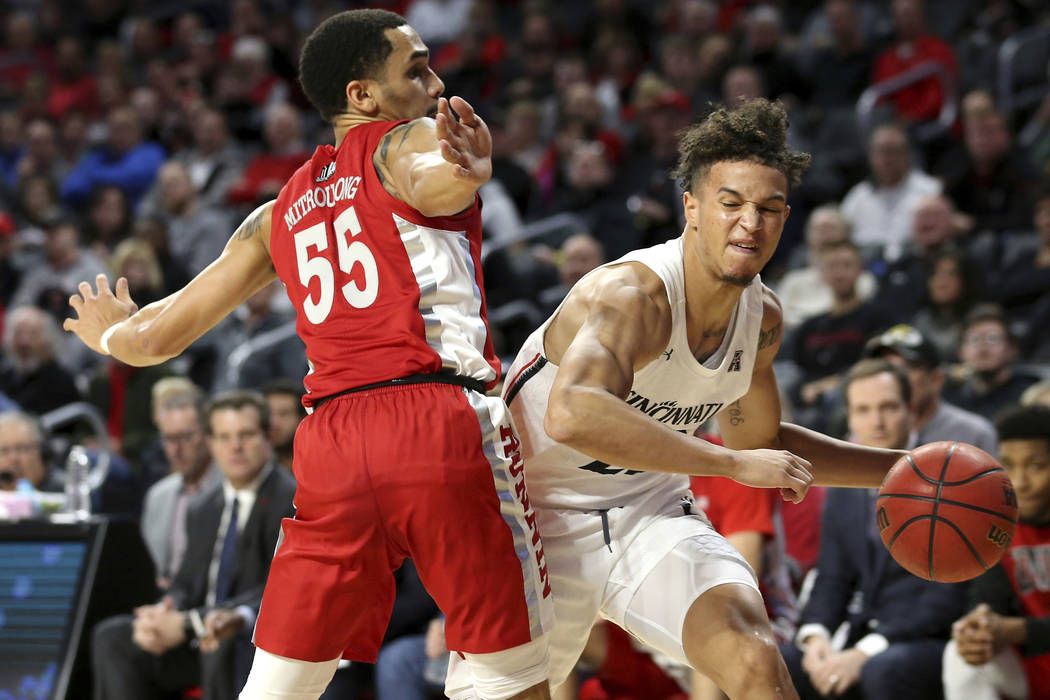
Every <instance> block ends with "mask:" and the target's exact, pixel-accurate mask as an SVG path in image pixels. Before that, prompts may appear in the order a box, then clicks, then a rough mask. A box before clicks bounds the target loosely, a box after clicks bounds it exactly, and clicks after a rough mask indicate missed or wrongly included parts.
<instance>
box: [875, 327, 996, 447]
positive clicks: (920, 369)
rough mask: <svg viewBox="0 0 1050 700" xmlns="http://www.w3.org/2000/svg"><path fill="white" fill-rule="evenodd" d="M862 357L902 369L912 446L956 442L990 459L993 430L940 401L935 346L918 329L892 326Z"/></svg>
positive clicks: (941, 380) (972, 415)
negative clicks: (907, 386) (908, 386)
mask: <svg viewBox="0 0 1050 700" xmlns="http://www.w3.org/2000/svg"><path fill="white" fill-rule="evenodd" d="M864 356H865V357H882V358H885V359H887V360H889V361H890V362H892V363H894V364H896V365H898V366H900V367H902V368H903V369H904V370H905V371H906V372H907V373H908V379H909V380H910V383H911V412H912V418H913V422H912V429H913V430H914V431H915V433H916V444H919V445H925V444H926V443H928V442H939V441H941V440H960V441H963V442H968V443H970V444H971V445H976V446H977V447H980V448H981V449H982V450H984V451H985V452H987V453H988V454H991V455H994V454H995V451H996V447H997V443H996V439H995V428H994V427H993V426H992V423H991V421H989V420H988V419H987V418H985V417H984V416H979V415H977V414H976V413H971V412H970V411H964V410H963V409H961V408H959V407H958V406H953V405H952V404H950V403H948V402H947V401H944V400H943V399H942V398H941V391H942V390H943V389H944V379H945V376H944V371H943V370H942V369H941V358H940V355H939V354H938V352H937V348H936V346H934V344H933V343H932V342H930V341H929V340H927V339H926V338H925V337H923V335H922V333H921V332H920V331H919V329H917V328H914V327H912V326H908V325H904V324H901V325H896V326H893V327H892V328H890V329H889V330H888V331H886V332H885V333H883V334H882V335H879V336H876V337H874V338H872V339H871V340H869V341H868V344H867V345H865V346H864Z"/></svg>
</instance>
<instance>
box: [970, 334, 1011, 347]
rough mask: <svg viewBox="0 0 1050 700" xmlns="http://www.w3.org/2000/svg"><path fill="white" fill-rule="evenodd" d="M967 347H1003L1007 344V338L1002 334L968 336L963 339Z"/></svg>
mask: <svg viewBox="0 0 1050 700" xmlns="http://www.w3.org/2000/svg"><path fill="white" fill-rule="evenodd" d="M963 342H964V343H966V344H967V345H985V346H988V345H1001V344H1003V343H1005V342H1006V336H1005V335H1003V334H1002V333H989V334H987V335H968V336H966V337H965V338H963Z"/></svg>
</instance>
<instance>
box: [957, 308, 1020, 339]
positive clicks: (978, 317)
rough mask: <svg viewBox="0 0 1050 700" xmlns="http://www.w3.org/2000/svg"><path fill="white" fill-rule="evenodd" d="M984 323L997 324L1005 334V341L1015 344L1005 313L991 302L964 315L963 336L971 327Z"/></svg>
mask: <svg viewBox="0 0 1050 700" xmlns="http://www.w3.org/2000/svg"><path fill="white" fill-rule="evenodd" d="M986 321H991V322H992V323H998V324H999V325H1000V326H1002V327H1003V330H1004V331H1005V332H1006V340H1007V341H1008V342H1010V343H1015V342H1016V340H1017V339H1016V338H1015V337H1014V334H1013V331H1012V330H1011V328H1010V324H1009V322H1007V320H1006V312H1005V311H1003V307H1001V306H999V305H998V304H995V303H991V302H988V303H984V304H978V305H977V306H975V307H973V309H971V310H970V313H968V314H966V319H965V320H964V321H963V335H965V334H966V331H968V330H970V328H972V327H973V326H975V325H977V324H978V323H984V322H986Z"/></svg>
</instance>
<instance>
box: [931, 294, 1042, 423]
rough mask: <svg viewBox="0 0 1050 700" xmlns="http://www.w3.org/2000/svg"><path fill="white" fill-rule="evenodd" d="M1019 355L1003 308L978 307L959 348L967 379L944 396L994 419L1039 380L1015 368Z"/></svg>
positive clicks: (968, 323)
mask: <svg viewBox="0 0 1050 700" xmlns="http://www.w3.org/2000/svg"><path fill="white" fill-rule="evenodd" d="M1016 358H1017V340H1016V339H1015V338H1014V336H1013V334H1012V333H1011V332H1010V328H1009V326H1008V325H1007V323H1006V318H1005V317H1004V316H1003V312H1002V309H1001V308H999V307H998V306H996V305H994V304H981V305H979V306H977V307H975V308H974V310H973V311H972V312H970V315H969V317H967V319H966V326H965V328H964V329H963V337H962V347H961V348H960V349H959V359H960V360H962V364H963V372H964V378H963V379H962V380H961V381H958V382H956V383H955V384H954V385H952V386H950V387H949V388H948V389H947V390H946V391H945V398H946V399H948V400H949V401H951V402H952V403H954V404H956V405H958V406H959V407H960V408H965V409H966V410H968V411H973V412H974V413H979V414H981V415H982V416H984V417H985V418H988V419H990V420H992V419H994V418H995V415H996V414H997V413H998V412H999V411H1000V410H1002V409H1004V408H1006V407H1008V406H1013V405H1014V404H1016V403H1017V401H1018V399H1020V398H1021V394H1022V392H1024V390H1025V389H1027V388H1028V387H1029V386H1031V385H1032V384H1035V382H1036V381H1038V379H1037V378H1036V377H1033V376H1030V375H1028V374H1025V373H1023V372H1018V371H1016V370H1015V369H1014V361H1015V359H1016Z"/></svg>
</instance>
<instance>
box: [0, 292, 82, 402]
mask: <svg viewBox="0 0 1050 700" xmlns="http://www.w3.org/2000/svg"><path fill="white" fill-rule="evenodd" d="M60 333H61V330H60V329H59V327H58V324H57V323H56V322H55V319H54V318H52V317H51V316H50V315H49V314H47V313H44V312H43V311H42V310H40V309H38V308H36V307H35V306H21V307H18V308H16V309H14V310H13V311H11V312H10V313H8V314H7V316H6V318H5V319H4V345H3V350H4V352H3V359H2V360H0V392H3V393H4V394H7V396H8V397H9V398H10V399H11V400H12V401H14V402H15V403H17V404H18V405H19V406H21V407H22V409H23V410H25V411H29V412H31V413H37V414H43V413H47V412H48V411H51V410H54V409H56V408H60V407H62V406H65V405H66V404H67V403H71V402H73V401H79V400H80V392H79V391H77V387H76V383H75V382H74V381H73V376H72V375H71V374H70V373H69V372H68V371H66V370H65V369H64V368H63V367H62V366H61V365H59V364H58V361H57V359H56V350H57V348H58V346H59V341H60V335H59V334H60Z"/></svg>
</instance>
